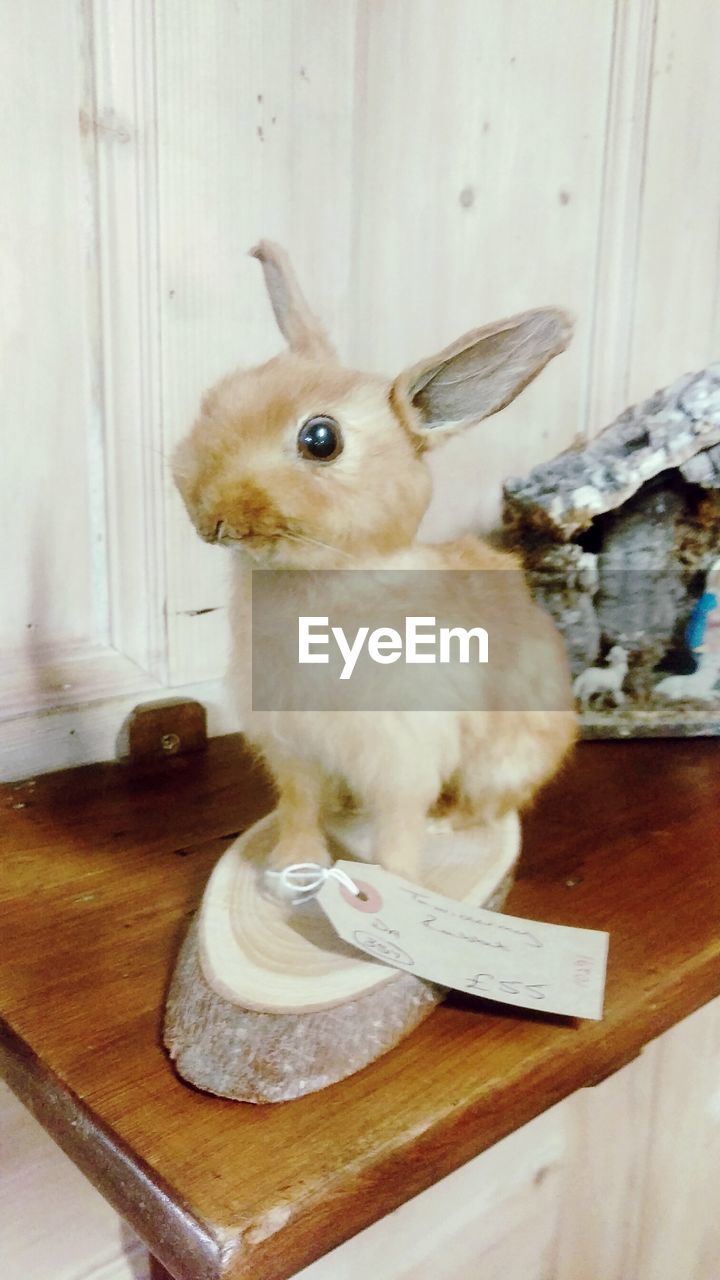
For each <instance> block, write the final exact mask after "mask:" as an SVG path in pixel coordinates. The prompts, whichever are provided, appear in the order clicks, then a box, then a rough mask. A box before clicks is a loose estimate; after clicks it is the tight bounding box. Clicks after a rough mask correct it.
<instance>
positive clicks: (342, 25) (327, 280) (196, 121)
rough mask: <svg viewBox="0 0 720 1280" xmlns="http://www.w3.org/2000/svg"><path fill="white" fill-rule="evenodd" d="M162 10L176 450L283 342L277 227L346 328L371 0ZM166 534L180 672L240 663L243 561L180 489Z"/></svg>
mask: <svg viewBox="0 0 720 1280" xmlns="http://www.w3.org/2000/svg"><path fill="white" fill-rule="evenodd" d="M157 12H158V25H157V49H158V71H157V77H158V128H159V140H158V141H159V157H160V174H159V186H160V225H161V245H162V248H161V308H162V310H161V325H162V344H163V414H164V422H165V441H166V450H167V451H169V450H170V448H171V447H172V444H173V443H174V441H176V440H177V439H179V438H180V436H181V435H183V434H184V433H185V432H186V431H187V430H188V429H189V426H190V424H191V422H192V420H193V418H194V416H195V413H196V411H197V407H198V404H199V399H200V396H201V394H202V392H203V391H204V390H205V389H206V388H207V387H208V385H209V384H210V383H212V382H213V381H215V380H216V379H217V378H219V377H220V376H221V375H223V374H225V373H227V372H228V371H229V370H230V369H232V368H234V367H236V366H237V365H239V364H252V363H256V362H258V361H259V360H261V359H264V358H267V357H268V356H270V355H272V354H273V353H274V352H275V351H277V350H279V349H280V347H281V338H280V336H279V334H278V333H277V331H276V328H275V325H274V321H273V319H272V315H271V312H270V308H269V304H268V302H267V300H266V298H265V295H264V290H263V285H262V276H261V272H260V268H259V266H258V264H257V262H255V261H253V260H252V259H250V258H248V256H247V254H248V249H249V248H250V247H251V246H252V245H253V244H254V243H255V242H256V241H257V240H258V239H259V238H260V237H261V236H263V235H264V236H270V237H274V238H276V239H279V240H281V241H282V242H284V243H285V244H286V245H287V247H288V248H289V249H290V251H291V253H292V255H293V258H294V259H295V261H296V264H297V267H298V270H299V271H300V273H301V274H302V276H303V278H304V280H305V281H307V288H308V292H309V293H311V294H312V296H313V298H314V299H316V301H317V305H318V307H319V308H321V309H322V311H323V312H324V314H325V316H326V318H327V321H328V323H329V324H330V326H331V327H332V328H333V329H334V331H335V332H336V333H337V334H338V337H339V339H340V340H341V341H342V340H343V338H344V329H345V327H346V323H347V322H346V319H345V317H346V299H347V279H348V273H349V266H350V253H351V240H350V234H351V203H352V136H353V101H354V41H355V6H354V3H349V2H348V0H340V3H338V4H333V5H328V4H327V3H325V2H324V0H299V2H298V3H293V4H292V5H287V6H279V7H278V6H276V5H268V4H266V3H263V0H246V2H244V3H242V4H230V3H218V4H213V5H208V6H200V5H185V6H178V5H176V4H172V3H170V0H163V3H160V4H159V5H158V8H157ZM166 546H167V562H168V579H169V582H168V627H169V644H170V654H169V658H170V668H171V672H172V678H173V679H174V680H175V681H183V680H190V679H203V678H207V677H209V676H212V675H215V674H217V671H218V667H222V665H223V661H224V652H225V632H224V616H225V615H224V608H225V604H226V599H227V584H226V577H227V559H226V557H225V556H224V555H223V554H222V552H220V551H218V550H217V549H214V548H207V547H205V546H203V545H202V544H201V543H200V541H199V540H198V538H197V537H196V535H195V534H194V533H193V531H192V530H191V529H190V526H189V523H188V521H187V517H186V515H185V513H184V511H182V509H181V507H180V503H179V500H178V499H177V498H176V497H175V496H174V495H173V496H172V498H171V502H170V506H169V511H168V523H167V530H166ZM202 609H213V610H216V612H213V613H209V614H208V613H205V614H200V615H198V613H197V610H202Z"/></svg>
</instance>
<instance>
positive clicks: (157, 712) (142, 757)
mask: <svg viewBox="0 0 720 1280" xmlns="http://www.w3.org/2000/svg"><path fill="white" fill-rule="evenodd" d="M206 746H207V714H206V711H205V708H204V706H203V705H202V703H201V702H195V701H194V700H193V699H192V698H163V699H162V700H161V701H159V702H144V703H141V704H140V706H139V707H135V708H134V709H133V710H132V711H131V712H130V715H129V716H128V718H127V720H126V721H125V722H124V724H123V726H122V728H121V730H120V733H119V734H118V740H117V747H116V750H117V756H118V759H119V760H129V761H130V762H131V763H133V764H140V763H141V762H144V761H149V760H165V759H167V758H168V756H178V755H185V754H186V753H187V752H188V751H204V750H205V748H206Z"/></svg>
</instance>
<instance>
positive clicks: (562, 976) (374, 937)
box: [317, 861, 608, 1018]
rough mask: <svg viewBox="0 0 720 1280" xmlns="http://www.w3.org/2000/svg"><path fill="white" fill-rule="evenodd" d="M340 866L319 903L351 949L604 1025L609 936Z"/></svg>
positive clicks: (356, 866) (361, 866) (373, 868)
mask: <svg viewBox="0 0 720 1280" xmlns="http://www.w3.org/2000/svg"><path fill="white" fill-rule="evenodd" d="M336 866H338V867H340V868H342V870H343V871H345V872H347V874H348V875H349V876H350V877H351V879H352V880H353V881H354V883H355V884H356V885H357V887H358V888H359V889H360V890H361V891H362V897H361V898H356V897H354V896H353V894H352V893H351V892H350V890H349V889H347V888H346V887H344V886H342V885H341V884H339V883H338V881H337V880H335V879H334V878H333V877H332V876H331V877H328V879H327V880H326V881H325V884H324V885H323V886H322V888H321V890H320V892H319V894H318V896H317V901H318V902H319V903H320V906H321V907H322V909H323V911H324V912H325V915H326V916H327V917H328V919H329V921H330V923H331V924H332V926H333V928H334V929H335V931H336V933H338V934H339V936H340V937H341V938H342V939H343V941H345V942H348V943H350V944H351V945H352V946H354V947H358V948H359V949H360V950H361V951H364V952H365V953H366V955H369V956H371V957H372V958H373V959H375V960H378V961H380V962H382V963H383V964H386V965H391V966H392V967H393V968H396V969H404V970H405V971H406V972H407V973H414V974H416V975H417V976H418V977H419V978H426V979H428V980H429V981H431V982H437V983H439V984H440V985H441V986H444V987H454V988H455V989H456V990H458V991H467V992H469V993H471V994H473V995H479V996H484V997H486V998H487V999H488V1000H499V1001H501V1002H502V1003H503V1004H512V1005H518V1006H520V1007H521V1008H524V1009H544V1010H545V1011H546V1012H547V1013H562V1014H566V1015H568V1016H571V1017H576V1018H601V1017H602V1007H603V993H604V989H605V967H606V961H607V948H608V935H607V933H602V932H600V931H599V930H596V929H574V928H571V927H569V926H566V925H557V924H545V923H543V922H541V921H537V920H522V919H520V918H519V917H516V916H506V915H501V914H500V912H497V911H486V910H485V909H484V908H482V907H473V906H470V905H468V904H467V903H464V902H457V901H455V899H453V898H444V897H443V896H442V895H441V894H437V893H433V892H431V891H430V890H429V889H424V888H422V886H420V885H417V884H412V883H411V882H410V881H409V880H402V879H400V877H399V876H394V875H391V873H390V872H389V871H384V870H383V868H382V867H380V866H377V865H374V864H367V863H357V862H344V861H341V862H338V863H336Z"/></svg>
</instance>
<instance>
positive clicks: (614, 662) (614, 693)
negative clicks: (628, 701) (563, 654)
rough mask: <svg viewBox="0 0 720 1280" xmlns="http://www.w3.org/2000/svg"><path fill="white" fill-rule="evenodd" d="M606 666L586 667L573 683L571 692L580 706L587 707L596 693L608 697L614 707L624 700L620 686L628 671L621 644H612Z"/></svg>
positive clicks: (626, 658)
mask: <svg viewBox="0 0 720 1280" xmlns="http://www.w3.org/2000/svg"><path fill="white" fill-rule="evenodd" d="M607 660H608V665H607V666H606V667H586V669H585V670H584V671H582V672H581V673H580V675H579V676H577V678H576V679H575V681H574V683H573V693H574V694H575V697H576V698H577V700H578V702H579V703H580V705H581V706H582V707H587V706H588V704H589V703H590V701H591V700H592V699H593V698H594V697H596V696H597V695H598V694H602V695H603V696H607V697H609V698H610V699H611V700H612V702H613V703H614V705H615V706H616V707H619V706H621V705H622V704H623V702H624V701H625V694H624V693H623V691H622V687H623V685H624V683H625V677H626V675H627V672H628V653H627V649H623V647H622V645H621V644H615V645H613V647H612V649H611V650H610V652H609V654H608V658H607Z"/></svg>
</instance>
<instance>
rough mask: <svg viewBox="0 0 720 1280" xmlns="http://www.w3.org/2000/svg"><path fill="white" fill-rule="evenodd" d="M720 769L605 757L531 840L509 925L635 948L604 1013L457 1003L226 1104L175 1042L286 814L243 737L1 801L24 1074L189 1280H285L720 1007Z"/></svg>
mask: <svg viewBox="0 0 720 1280" xmlns="http://www.w3.org/2000/svg"><path fill="white" fill-rule="evenodd" d="M718 766H720V754H719V748H718V744H717V742H715V741H710V740H700V739H697V740H689V741H666V740H663V741H656V742H649V741H635V742H593V743H584V744H582V745H581V746H580V748H579V749H578V752H577V756H576V759H575V761H574V763H573V764H572V765H571V766H570V767H569V768H568V770H567V772H566V773H565V775H564V776H563V777H562V778H561V779H560V780H558V781H557V782H556V783H555V784H553V786H552V787H551V788H549V789H548V790H547V792H546V793H545V795H544V796H543V798H542V799H541V801H540V803H539V804H538V805H537V807H536V809H535V810H534V811H533V813H532V814H531V815H529V816H528V818H527V819H526V824H525V852H524V854H523V858H522V862H521V868H520V875H519V879H518V883H517V884H516V886H515V888H514V890H513V892H512V895H511V897H510V900H509V902H508V905H507V907H506V910H507V911H508V912H510V913H513V914H517V915H524V916H529V917H535V918H542V919H544V920H549V921H553V922H556V923H563V924H572V925H579V926H586V927H589V928H596V929H608V930H609V931H610V933H611V940H610V957H609V965H608V985H607V998H606V1015H605V1018H604V1020H603V1021H602V1022H597V1023H596V1022H584V1023H573V1022H572V1021H569V1020H566V1019H562V1018H552V1017H547V1016H545V1017H543V1016H541V1015H539V1014H531V1013H522V1012H519V1011H515V1010H512V1009H510V1008H502V1007H500V1006H493V1005H489V1004H487V1003H482V1002H480V1001H475V1000H473V999H472V998H470V997H464V996H463V997H460V996H458V997H453V998H451V1000H450V1001H449V1002H448V1003H446V1004H445V1005H444V1006H442V1007H441V1008H440V1009H439V1010H437V1011H436V1012H435V1013H434V1014H433V1015H432V1017H431V1018H430V1019H429V1020H428V1021H427V1022H426V1023H424V1024H423V1025H422V1026H421V1027H420V1028H419V1029H418V1030H417V1031H415V1032H414V1033H413V1034H412V1035H411V1036H410V1037H409V1038H408V1039H407V1040H406V1041H404V1042H403V1044H401V1045H400V1046H399V1047H398V1048H397V1049H395V1050H394V1051H393V1052H392V1053H391V1054H389V1055H387V1056H386V1057H385V1058H383V1059H381V1060H380V1061H379V1062H377V1063H375V1064H374V1065H373V1066H371V1067H369V1068H367V1069H366V1070H365V1071H363V1072H361V1073H360V1074H359V1075H357V1076H354V1077H353V1078H351V1079H349V1080H346V1081H343V1082H342V1083H341V1084H338V1085H334V1086H332V1087H331V1088H330V1089H327V1090H325V1091H324V1092H322V1093H319V1094H316V1095H313V1096H311V1097H308V1098H303V1099H300V1100H298V1101H297V1102H291V1103H285V1104H282V1105H277V1106H266V1107H253V1106H250V1105H245V1104H241V1103H234V1102H228V1101H224V1100H222V1099H218V1098H213V1097H210V1096H207V1095H203V1094H201V1093H198V1092H197V1091H195V1090H193V1089H192V1088H190V1087H188V1086H187V1085H185V1084H184V1083H182V1082H181V1081H180V1080H179V1079H178V1078H177V1076H176V1075H175V1073H174V1071H173V1068H172V1064H171V1063H170V1062H169V1060H168V1058H167V1056H166V1054H165V1052H164V1051H163V1049H162V1046H161V1021H162V1006H163V997H164V992H165V988H166V984H167V981H168V978H169V975H170V972H171V969H172V964H173V960H174V956H175V954H176V951H177V948H178V946H179V943H180V940H181V938H182V936H183V933H184V930H185V928H186V926H187V923H188V921H189V919H190V916H191V914H192V912H193V910H194V909H195V907H196V906H197V904H198V902H199V899H200V896H201V893H202V888H203V884H204V882H205V879H206V878H207V875H208V873H209V871H210V869H211V867H212V865H213V863H214V861H215V860H216V859H217V857H218V855H219V854H220V852H221V851H222V850H223V849H224V848H225V847H226V846H227V844H228V843H229V841H230V839H231V838H232V837H233V836H234V834H235V833H237V832H239V831H241V830H243V829H244V828H245V827H246V826H248V825H249V824H250V823H251V822H253V821H255V820H256V818H258V817H259V816H260V815H261V814H262V813H263V812H265V811H266V810H267V809H268V807H269V806H270V804H271V794H270V790H269V788H268V786H267V783H266V782H265V780H264V778H263V775H262V773H261V772H260V770H259V768H258V766H257V765H255V764H254V763H253V762H252V760H251V758H250V757H249V755H248V754H247V752H246V751H245V750H244V748H243V745H242V740H241V739H239V738H237V737H230V738H220V739H214V740H213V741H211V742H210V744H209V746H208V749H207V751H205V752H202V753H198V754H194V755H190V756H180V757H175V758H171V759H168V760H167V761H164V762H163V763H161V764H158V765H153V766H143V767H139V766H122V765H96V766H89V767H87V768H83V769H77V770H74V771H72V772H70V773H65V774H54V775H47V776H45V777H42V778H38V779H37V780H36V781H35V782H30V783H26V784H15V785H10V786H6V787H4V788H2V789H1V790H0V809H1V811H2V824H1V830H0V911H1V913H2V922H3V924H2V934H3V947H2V956H1V957H0V1012H1V1013H2V1021H0V1072H1V1073H2V1074H4V1075H5V1076H6V1078H7V1079H8V1081H9V1083H10V1084H11V1086H12V1087H13V1089H14V1090H15V1091H16V1092H17V1093H18V1095H19V1096H20V1097H21V1098H22V1099H23V1100H24V1101H25V1102H26V1104H27V1105H28V1106H29V1107H30V1108H31V1110H32V1111H33V1112H34V1113H35V1114H36V1115H37V1116H38V1117H39V1119H40V1120H41V1121H42V1123H43V1124H44V1125H45V1126H46V1128H47V1129H48V1130H49V1131H50V1132H51V1133H52V1134H53V1136H54V1137H55V1138H56V1139H57V1140H58V1142H59V1143H60V1145H61V1146H62V1147H63V1148H64V1149H65V1150H66V1151H67V1152H68V1153H69V1154H70V1155H71V1156H72V1158H73V1159H74V1160H75V1161H76V1162H77V1163H78V1165H79V1166H80V1167H81V1168H82V1169H83V1170H84V1172H85V1173H86V1174H87V1175H88V1177H89V1178H90V1179H91V1180H92V1181H93V1182H94V1183H95V1185H96V1186H97V1187H98V1188H99V1189H100V1190H101V1191H102V1192H103V1193H104V1194H105V1195H106V1196H107V1198H108V1199H109V1200H110V1201H111V1202H112V1203H113V1204H114V1205H115V1207H116V1208H117V1209H118V1211H119V1212H120V1213H122V1214H123V1215H124V1216H125V1217H126V1219H127V1220H128V1221H129V1222H130V1223H131V1224H132V1226H133V1227H134V1228H135V1229H136V1230H137V1231H138V1232H139V1234H140V1235H142V1236H143V1238H144V1239H145V1240H146V1242H147V1244H148V1246H149V1247H150V1249H151V1250H152V1251H153V1253H154V1254H155V1255H156V1256H157V1257H158V1258H160V1259H161V1261H162V1262H163V1263H164V1264H165V1265H166V1266H167V1267H168V1269H169V1270H170V1271H171V1272H172V1274H173V1275H175V1276H176V1277H178V1280H206V1278H207V1280H210V1278H211V1277H227V1278H228V1280H231V1278H233V1277H235V1278H237V1280H244V1278H245V1277H253V1278H257V1280H260V1278H262V1280H285V1277H288V1276H291V1275H292V1274H293V1273H294V1272H295V1271H297V1270H299V1269H300V1268H301V1267H302V1266H304V1265H305V1264H307V1263H308V1262H310V1261H312V1260H313V1259H315V1258H317V1257H318V1256H320V1255H321V1254H323V1253H325V1252H327V1251H328V1250H329V1249H331V1248H333V1247H334V1246H335V1245H337V1244H339V1243H340V1242H341V1241H342V1240H344V1239H347V1238H348V1237H349V1236H351V1235H352V1234H354V1233H355V1232H356V1231H358V1230H360V1229H361V1228H363V1227H365V1226H368V1225H369V1224H370V1223H372V1222H374V1221H375V1220H377V1219H378V1218H380V1217H381V1216H382V1215H384V1214H386V1213H387V1212H389V1211H390V1210H391V1209H393V1208H395V1207H396V1206H397V1205H399V1204H401V1203H402V1202H403V1201H405V1200H407V1199H408V1198H409V1197H410V1196H412V1195H414V1194H415V1193H416V1192H418V1191H420V1190H422V1189H423V1188H425V1187H427V1186H429V1185H430V1184H431V1183H433V1182H435V1181H437V1180H438V1179H439V1178H441V1177H442V1176H443V1175H444V1174H446V1173H448V1172H449V1171H450V1170H452V1169H454V1168H456V1167H458V1166H459V1165H460V1164H462V1163H464V1162H465V1161H466V1160H468V1159H470V1158H471V1157H473V1156H474V1155H477V1154H478V1153H479V1152H480V1151H482V1150H484V1149H485V1148H487V1147H488V1146H490V1145H491V1144H493V1143H494V1142H496V1141H497V1140H498V1139H499V1138H501V1137H503V1136H504V1135H505V1134H507V1133H509V1132H510V1131H511V1130H514V1129H516V1128H518V1127H519V1126H520V1125H522V1124H524V1123H525V1122H526V1121H528V1120H529V1119H531V1118H532V1117H533V1116H535V1115H537V1114H538V1113H539V1112H541V1111H542V1110H544V1109H545V1108H546V1107H548V1106H550V1105H551V1104H552V1103H554V1102H557V1101H558V1100H559V1099H561V1098H563V1097H564V1096H566V1095H567V1094H569V1093H571V1092H572V1091H574V1090H575V1089H577V1088H579V1087H580V1086H582V1085H587V1084H594V1083H596V1082H598V1081H599V1080H601V1079H603V1078H604V1077H605V1076H606V1075H608V1074H609V1073H610V1072H612V1071H614V1070H616V1069H617V1068H618V1067H619V1066H621V1065H622V1064H624V1063H625V1062H627V1061H629V1060H630V1059H631V1058H632V1057H633V1056H635V1055H636V1054H637V1053H638V1052H639V1050H640V1049H641V1048H642V1046H643V1045H644V1044H645V1043H646V1042H647V1041H648V1040H650V1039H651V1038H653V1037H654V1036H656V1035H659V1034H660V1033H661V1032H662V1031H664V1030H665V1029H666V1028H667V1027H669V1026H670V1025H672V1024H673V1023H674V1022H676V1021H678V1020H679V1019H680V1018H682V1017H683V1016H684V1015H685V1014H688V1013H690V1012H691V1011H692V1010H693V1009H695V1008H697V1007H698V1006H699V1005H701V1004H703V1003H705V1002H706V1001H707V1000H709V999H710V998H711V997H712V996H714V995H717V994H718V993H719V992H720V925H719V917H720V912H719V908H720V858H719V857H718V843H719V839H718V838H719V835H720V822H719V820H718V812H719V811H720V771H719V767H718Z"/></svg>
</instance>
